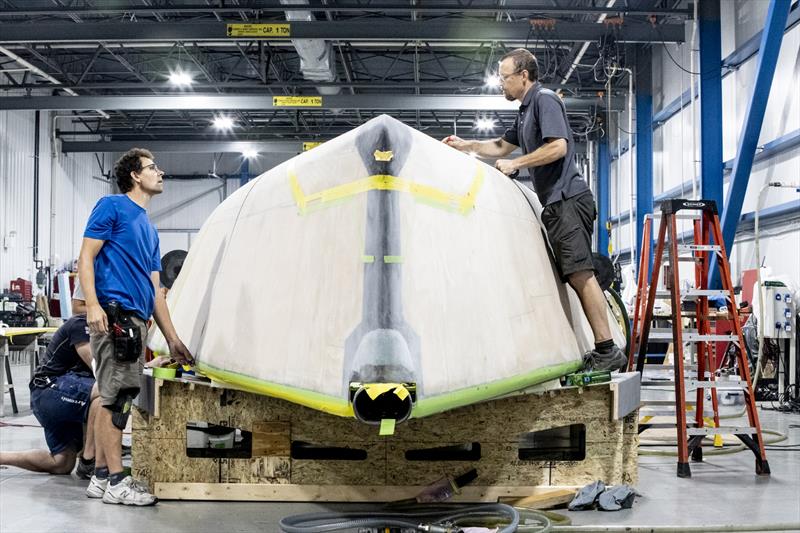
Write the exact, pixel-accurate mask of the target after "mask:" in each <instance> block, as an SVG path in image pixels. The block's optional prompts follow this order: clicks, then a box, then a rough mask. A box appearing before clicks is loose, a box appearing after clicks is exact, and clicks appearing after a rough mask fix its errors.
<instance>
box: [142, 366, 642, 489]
mask: <svg viewBox="0 0 800 533" xmlns="http://www.w3.org/2000/svg"><path fill="white" fill-rule="evenodd" d="M148 379H150V378H148ZM153 384H154V391H155V392H154V398H152V399H153V400H154V401H153V402H152V404H151V405H152V407H151V411H152V413H151V414H148V413H146V412H144V411H142V410H138V409H135V410H134V416H133V458H132V466H133V475H134V477H136V478H139V479H141V480H143V481H146V482H148V483H149V484H150V487H151V489H154V490H155V492H156V495H158V496H159V497H160V498H163V499H214V500H218V499H230V500H282V501H297V500H301V501H391V500H395V499H403V498H408V497H413V496H414V495H415V494H417V493H418V492H419V490H421V488H422V487H424V486H426V485H428V484H430V483H431V482H433V481H435V480H437V479H438V478H441V477H442V476H446V475H449V476H457V475H460V474H462V473H464V472H465V471H467V470H469V469H470V468H475V469H476V470H477V473H478V477H477V479H475V480H474V481H473V482H472V483H471V484H470V486H469V487H467V488H466V489H465V490H464V492H463V493H462V495H461V496H460V497H459V498H456V499H457V500H462V501H493V500H497V499H498V498H501V497H515V496H520V497H522V496H530V495H533V494H535V493H537V491H541V490H543V489H544V488H548V487H549V488H552V487H556V486H570V487H573V486H581V485H584V484H587V483H590V482H592V481H594V480H597V479H602V480H603V481H604V482H605V483H607V484H617V483H635V482H636V481H637V455H636V454H637V448H638V436H637V413H636V411H633V412H631V413H629V414H627V416H625V417H624V418H622V419H619V420H614V416H613V414H612V413H613V412H614V411H615V407H614V406H615V405H617V404H618V402H617V403H615V395H616V394H617V392H616V388H615V387H614V386H613V385H609V384H603V385H594V386H591V387H588V388H565V389H559V390H554V391H548V392H545V393H541V394H526V395H519V396H511V397H507V398H503V399H498V400H493V401H489V402H484V403H480V404H475V405H470V406H467V407H462V408H459V409H455V410H453V411H449V412H446V413H442V414H439V415H434V416H430V417H427V418H421V419H412V420H410V421H408V422H406V423H403V424H399V425H398V426H397V428H396V431H395V434H394V435H392V436H389V437H382V436H379V435H378V429H377V427H375V426H369V425H365V424H363V423H360V422H358V421H356V420H354V419H345V418H340V417H335V416H332V415H327V414H324V413H322V412H319V411H315V410H312V409H308V408H305V407H301V406H299V405H296V404H292V403H289V402H285V401H283V400H278V399H275V398H269V397H266V396H261V395H257V394H252V393H248V392H244V391H239V390H233V389H220V388H215V387H208V386H201V385H194V384H186V383H182V382H176V381H167V382H162V381H161V380H154V381H153ZM190 421H206V422H210V423H215V424H219V425H224V426H228V427H237V428H240V429H243V430H246V431H251V432H252V433H253V448H252V449H253V454H252V457H251V458H248V459H210V458H191V457H188V456H187V454H186V424H187V422H190ZM572 424H583V425H584V426H585V428H586V455H585V459H583V460H581V461H529V460H521V459H520V458H519V451H518V450H519V442H520V436H521V435H522V434H524V433H527V432H532V431H539V430H544V429H550V428H556V427H562V426H569V425H572ZM298 441H302V442H307V443H311V444H314V445H319V446H331V447H343V448H351V449H357V450H364V451H365V452H366V458H365V459H363V460H322V459H293V458H292V457H291V443H292V442H298ZM466 443H479V444H480V458H479V459H478V460H449V461H420V460H408V459H407V458H406V452H407V451H408V450H419V449H426V448H435V447H444V446H455V445H463V444H466Z"/></svg>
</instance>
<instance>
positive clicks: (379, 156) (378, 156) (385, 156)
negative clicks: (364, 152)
mask: <svg viewBox="0 0 800 533" xmlns="http://www.w3.org/2000/svg"><path fill="white" fill-rule="evenodd" d="M372 155H373V156H375V161H391V160H392V158H393V157H394V154H393V153H392V151H391V150H386V151H385V152H381V151H380V150H375V153H373V154H372Z"/></svg>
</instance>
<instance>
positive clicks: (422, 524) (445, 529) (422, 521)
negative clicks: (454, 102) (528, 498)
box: [279, 503, 549, 533]
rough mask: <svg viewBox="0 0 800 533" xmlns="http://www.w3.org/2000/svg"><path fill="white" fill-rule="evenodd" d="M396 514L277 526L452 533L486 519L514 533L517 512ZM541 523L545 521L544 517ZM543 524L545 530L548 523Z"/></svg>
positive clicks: (315, 518) (482, 509)
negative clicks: (471, 522) (391, 528)
mask: <svg viewBox="0 0 800 533" xmlns="http://www.w3.org/2000/svg"><path fill="white" fill-rule="evenodd" d="M415 509H416V510H415ZM415 509H411V508H409V509H408V510H403V511H397V510H392V509H391V508H389V509H386V510H381V511H346V512H330V513H311V514H303V515H294V516H288V517H286V518H283V519H282V520H281V521H280V523H279V526H280V528H281V531H283V532H285V533H328V532H333V531H346V530H351V529H358V528H387V527H395V528H397V527H399V528H407V529H410V530H413V531H422V532H428V533H456V532H458V531H459V530H460V525H461V524H463V523H464V521H466V520H481V521H484V520H487V519H490V518H493V519H494V521H495V523H501V522H502V523H504V524H505V525H503V526H500V529H499V530H498V533H514V532H515V531H518V529H517V528H518V526H519V521H520V515H519V512H518V511H517V510H516V509H515V508H513V507H511V506H510V505H506V504H503V503H494V504H486V505H470V506H465V507H464V506H462V507H456V508H452V507H450V508H443V507H441V506H438V507H436V508H427V507H425V506H418V507H416V508H415ZM545 520H547V519H546V518H545ZM546 525H547V526H548V529H542V530H541V531H548V530H549V520H547V523H546Z"/></svg>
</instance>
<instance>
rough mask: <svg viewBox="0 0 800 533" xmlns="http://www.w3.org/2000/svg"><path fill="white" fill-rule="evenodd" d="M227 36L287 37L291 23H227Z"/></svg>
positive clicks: (290, 32) (290, 31)
mask: <svg viewBox="0 0 800 533" xmlns="http://www.w3.org/2000/svg"><path fill="white" fill-rule="evenodd" d="M227 32H228V37H289V36H291V34H292V27H291V24H228V28H227Z"/></svg>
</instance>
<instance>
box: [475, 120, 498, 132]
mask: <svg viewBox="0 0 800 533" xmlns="http://www.w3.org/2000/svg"><path fill="white" fill-rule="evenodd" d="M475 128H477V129H479V130H493V129H494V119H491V118H486V117H481V118H479V119H478V120H476V121H475Z"/></svg>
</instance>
